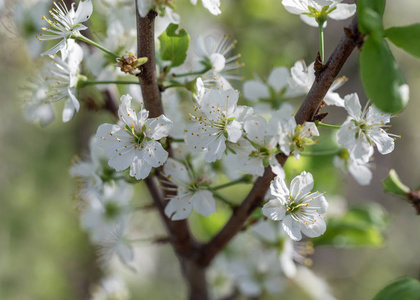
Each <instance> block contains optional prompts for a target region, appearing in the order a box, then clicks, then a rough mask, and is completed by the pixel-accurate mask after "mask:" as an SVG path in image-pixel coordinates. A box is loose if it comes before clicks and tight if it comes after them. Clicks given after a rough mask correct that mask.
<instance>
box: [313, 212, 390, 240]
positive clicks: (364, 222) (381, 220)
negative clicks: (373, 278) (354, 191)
mask: <svg viewBox="0 0 420 300" xmlns="http://www.w3.org/2000/svg"><path fill="white" fill-rule="evenodd" d="M327 221H328V222H327V231H326V232H325V234H324V235H322V236H320V237H318V238H315V239H314V244H315V245H316V246H320V245H334V246H336V247H342V248H351V247H380V246H382V244H383V237H382V230H383V229H384V227H385V226H386V224H387V217H386V215H385V213H384V212H383V210H382V209H381V208H380V207H378V206H374V205H370V206H363V207H355V208H352V209H351V210H349V211H348V212H347V213H346V214H345V215H343V216H339V217H332V218H330V219H328V220H327Z"/></svg>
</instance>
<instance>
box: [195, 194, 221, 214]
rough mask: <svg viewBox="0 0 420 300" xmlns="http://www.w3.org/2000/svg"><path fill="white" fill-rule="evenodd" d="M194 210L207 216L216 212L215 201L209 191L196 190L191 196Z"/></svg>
mask: <svg viewBox="0 0 420 300" xmlns="http://www.w3.org/2000/svg"><path fill="white" fill-rule="evenodd" d="M191 202H192V205H193V207H194V210H195V211H196V212H198V213H199V214H200V215H202V216H205V217H208V216H210V215H211V214H212V213H214V212H216V211H217V210H216V201H215V200H214V198H213V194H212V193H211V192H210V191H198V192H196V193H194V195H193V196H192V197H191Z"/></svg>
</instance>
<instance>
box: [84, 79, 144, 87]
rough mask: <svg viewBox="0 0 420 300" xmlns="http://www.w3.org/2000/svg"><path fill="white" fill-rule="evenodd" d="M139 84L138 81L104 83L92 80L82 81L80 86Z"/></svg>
mask: <svg viewBox="0 0 420 300" xmlns="http://www.w3.org/2000/svg"><path fill="white" fill-rule="evenodd" d="M113 83H115V84H137V85H138V84H139V82H138V81H124V80H122V81H118V80H105V81H94V80H85V81H82V84H81V85H82V86H83V87H85V86H87V85H95V84H113Z"/></svg>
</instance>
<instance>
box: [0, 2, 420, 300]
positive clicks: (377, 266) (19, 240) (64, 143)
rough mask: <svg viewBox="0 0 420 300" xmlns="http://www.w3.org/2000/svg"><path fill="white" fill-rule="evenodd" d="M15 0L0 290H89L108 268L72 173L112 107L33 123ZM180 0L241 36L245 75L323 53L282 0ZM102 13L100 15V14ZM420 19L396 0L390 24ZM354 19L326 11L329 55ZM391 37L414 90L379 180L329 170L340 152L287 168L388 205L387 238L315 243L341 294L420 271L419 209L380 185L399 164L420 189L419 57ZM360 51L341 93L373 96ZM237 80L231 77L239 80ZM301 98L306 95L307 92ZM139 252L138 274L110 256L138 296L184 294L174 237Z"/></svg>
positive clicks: (4, 108) (4, 40) (0, 125)
mask: <svg viewBox="0 0 420 300" xmlns="http://www.w3.org/2000/svg"><path fill="white" fill-rule="evenodd" d="M17 2H18V1H10V2H8V1H7V0H6V2H5V3H3V7H2V11H1V16H2V19H1V21H2V22H1V26H2V29H1V31H0V32H1V42H0V79H1V80H0V91H1V93H0V104H1V106H0V141H1V145H0V157H1V162H0V299H7V300H9V299H10V300H25V299H28V300H29V299H31V300H33V299H42V300H50V299H51V300H57V299H62V300H66V299H69V300H70V299H89V293H90V291H92V289H94V286H95V284H96V283H97V282H98V280H99V279H100V278H101V276H102V275H103V271H101V270H100V269H99V268H98V267H97V266H96V264H95V249H94V247H92V246H91V244H90V242H89V240H88V237H87V235H86V234H85V233H84V232H83V231H82V230H81V228H80V225H79V220H78V212H77V210H76V209H75V208H76V205H77V203H76V200H74V197H73V195H74V192H75V189H76V186H77V183H76V182H75V180H74V179H72V178H71V177H70V176H69V174H68V169H69V167H70V165H71V160H72V158H73V157H74V155H81V156H83V153H85V152H86V151H87V150H86V147H87V144H88V140H89V137H90V136H91V135H92V134H94V133H95V132H96V128H97V126H98V125H99V124H101V123H103V122H105V121H108V122H110V121H111V120H112V118H111V117H110V116H109V115H107V114H106V113H105V112H92V111H89V110H88V109H87V108H86V106H85V105H83V104H82V109H81V111H80V112H79V113H78V114H76V116H75V118H74V119H73V120H72V121H71V122H69V123H67V124H63V123H62V122H61V120H55V121H54V122H53V123H52V124H50V125H49V126H47V127H45V128H43V127H40V126H36V125H32V124H28V123H26V122H25V120H24V119H23V116H22V99H21V97H20V96H21V94H22V85H23V80H24V78H25V77H26V76H27V75H28V74H29V73H30V72H31V70H32V69H33V68H34V63H33V59H32V58H31V56H30V55H29V54H28V53H29V52H28V51H30V49H28V47H27V46H26V45H25V43H24V42H23V40H22V39H20V38H19V37H18V36H16V33H15V31H14V30H12V29H11V27H10V24H8V22H10V19H9V18H7V17H5V15H6V13H5V12H6V11H7V10H9V11H10V8H11V7H13V6H14V5H15V4H16V3H17ZM21 4H23V5H26V4H24V3H21ZM177 7H178V13H179V14H180V15H181V18H182V19H181V20H182V21H181V26H182V27H183V28H185V29H186V30H187V32H188V33H190V35H191V38H192V40H194V38H195V37H197V36H198V35H200V34H207V33H208V32H209V31H214V30H217V31H220V32H224V33H226V34H230V35H232V36H233V37H234V38H235V39H237V40H238V44H237V51H238V52H240V53H241V54H242V58H241V60H242V61H243V62H245V64H246V65H245V67H244V68H242V69H241V75H242V76H244V78H245V79H253V78H254V76H259V77H261V78H267V76H268V74H269V72H270V71H271V69H272V68H273V67H277V66H286V67H289V68H290V67H292V66H293V64H294V62H295V61H297V60H298V59H304V60H305V61H306V62H307V63H308V64H309V63H310V62H312V61H313V60H314V57H315V54H316V52H317V47H318V34H317V30H316V29H315V28H311V27H309V26H307V25H306V24H304V23H302V22H301V21H300V19H299V18H298V17H297V16H295V15H292V14H289V13H287V12H286V11H285V9H284V8H283V6H282V5H281V1H280V0H258V1H255V0H222V6H221V8H222V14H221V15H220V16H217V17H215V16H212V15H210V14H209V13H208V11H206V10H205V9H204V8H203V7H202V6H201V5H197V6H192V5H190V3H189V1H187V0H178V1H177ZM42 14H47V11H44V12H41V14H40V15H39V19H41V16H42ZM94 15H95V13H94ZM101 21H103V20H101V19H95V17H93V19H92V22H97V23H98V24H100V22H101ZM419 21H420V17H419V4H418V1H417V0H405V1H402V2H401V1H388V3H387V8H386V13H385V19H384V22H385V27H389V26H397V25H408V24H412V23H415V22H419ZM349 22H350V20H346V21H340V22H338V21H329V25H328V26H327V28H326V30H325V37H326V56H327V57H328V55H329V54H330V53H331V52H332V50H333V49H334V47H335V45H336V43H337V41H338V40H339V38H340V36H341V35H342V33H343V27H344V26H346V25H347V24H348V23H349ZM31 26H32V25H31V24H27V27H28V28H27V29H28V30H32V31H33V35H32V36H33V40H35V34H37V33H38V32H40V28H32V27H31ZM99 27H100V26H99ZM28 36H29V35H28ZM36 42H37V41H36ZM31 47H36V46H31ZM391 48H392V51H393V53H394V55H395V57H396V59H397V61H398V62H399V64H400V66H401V69H402V71H403V73H404V75H405V77H406V79H407V81H408V84H409V86H410V94H411V97H410V98H411V99H410V103H409V105H408V107H407V109H406V110H405V111H404V112H402V113H401V114H400V116H399V117H398V118H394V119H393V120H392V124H393V127H392V132H393V133H397V134H401V135H402V138H401V139H400V140H398V141H397V142H396V150H395V151H394V152H393V153H391V154H389V155H386V156H381V155H380V154H376V155H375V166H376V168H375V170H374V179H373V181H372V184H371V185H370V186H367V187H362V186H360V185H358V184H357V183H356V182H355V181H354V180H353V179H352V178H351V177H350V176H345V175H344V174H342V173H341V171H339V170H337V171H333V172H331V170H332V169H331V168H330V166H331V164H332V157H322V158H319V159H316V160H315V161H314V160H305V158H303V160H302V162H301V164H300V165H299V164H296V165H290V166H289V167H288V168H289V170H291V171H290V172H293V170H296V172H300V170H301V168H302V167H303V166H312V167H313V168H315V169H316V170H313V172H314V173H316V174H318V177H315V178H316V180H318V178H320V179H319V180H320V181H321V183H320V186H322V188H323V190H327V191H328V192H329V193H331V194H337V195H338V194H341V195H342V197H343V199H346V200H347V206H348V207H352V206H354V205H363V204H366V203H374V204H375V205H377V208H376V209H378V210H380V211H381V212H386V214H387V222H388V225H387V227H386V229H385V232H384V237H385V238H384V241H383V243H381V246H379V247H356V248H353V249H348V248H346V249H343V248H337V247H332V246H322V247H317V248H316V252H315V254H314V255H313V256H312V259H313V262H314V264H313V266H312V268H313V270H314V272H316V273H317V274H318V275H319V276H320V277H322V278H324V279H325V280H326V281H327V282H328V283H329V284H330V286H331V288H332V291H333V295H334V296H335V297H336V298H337V299H342V300H354V299H370V298H372V297H373V295H374V294H375V293H376V292H377V291H378V290H379V289H380V288H381V287H383V286H384V285H386V284H387V283H388V282H389V281H391V280H393V279H395V278H397V277H400V276H411V277H415V278H418V277H419V273H420V259H419V256H418V253H419V250H420V239H419V230H420V217H419V216H417V215H416V214H415V210H414V209H413V208H412V207H411V206H410V205H409V204H407V203H405V202H404V201H402V200H400V199H397V198H395V197H393V196H389V195H386V194H384V192H383V189H382V186H381V180H382V179H383V178H385V177H386V174H387V172H388V171H389V169H391V168H394V169H396V170H397V172H398V174H399V175H400V177H401V179H402V181H403V182H404V183H405V184H407V185H408V186H410V187H412V188H420V167H419V166H420V164H419V160H420V155H419V150H418V149H420V148H419V147H420V127H419V123H418V121H419V117H418V116H419V115H420V104H419V103H420V60H418V59H415V58H413V57H411V56H409V55H408V54H406V53H404V52H403V51H401V50H400V49H398V48H396V47H393V46H391ZM357 58H358V57H357V51H355V52H354V53H353V54H352V56H351V58H350V59H349V61H348V62H347V64H346V65H345V67H344V69H343V71H342V73H341V74H342V75H346V76H347V77H348V78H349V81H348V82H347V83H346V84H345V85H344V86H343V87H341V88H340V89H339V90H338V92H339V93H340V95H342V96H344V95H346V94H348V93H352V92H355V91H357V92H358V93H359V96H360V98H361V99H362V101H363V102H365V101H366V98H365V96H364V94H363V90H362V88H361V83H360V80H359V76H358V64H357ZM241 85H242V83H236V85H235V86H236V87H237V88H241ZM294 104H295V106H298V105H299V100H296V102H294ZM57 107H58V108H57V112H58V114H57V115H58V116H59V115H60V112H61V107H60V104H58V105H57ZM328 111H329V112H330V115H329V116H328V117H327V119H326V122H327V123H333V124H336V123H339V122H341V121H342V120H343V118H344V117H345V114H344V111H343V110H342V109H336V108H328ZM58 119H59V118H58ZM311 172H312V170H311ZM231 191H234V192H235V194H236V195H238V197H237V198H238V199H240V196H241V195H243V194H244V192H243V191H242V190H240V189H237V190H235V189H233V190H231ZM230 195H232V193H230ZM134 201H135V203H138V204H147V203H149V202H150V198H149V196H148V195H147V193H146V192H145V189H144V186H143V184H142V183H139V184H137V185H136V197H135V199H134ZM133 219H134V220H133V222H132V223H133V226H132V228H133V229H132V230H133V231H138V232H142V233H145V236H150V235H153V234H155V233H156V234H160V233H162V232H163V229H162V228H161V226H160V224H159V221H158V218H157V214H156V212H154V211H148V212H138V213H135V214H134V216H133ZM218 220H219V219H218ZM221 220H223V217H222V218H221ZM192 222H193V226H194V225H195V226H196V228H197V229H196V231H197V232H198V233H200V230H201V229H200V228H201V227H200V224H199V222H200V218H198V217H197V216H193V217H192ZM217 222H219V223H220V224H219V225H218V226H221V225H222V221H220V220H219V221H217ZM216 227H217V226H216ZM213 230H215V229H214V228H213ZM136 253H137V254H138V255H137V257H138V258H137V259H138V262H137V264H138V273H137V274H136V273H132V272H131V271H129V270H126V269H124V268H123V267H122V266H121V265H119V264H118V262H116V263H115V266H114V267H115V268H117V269H118V270H119V271H120V272H122V273H123V274H124V276H125V277H126V278H127V281H128V286H129V289H130V293H131V294H132V299H166V298H170V299H183V298H184V297H185V287H184V286H183V283H182V278H181V275H180V271H179V269H178V265H177V261H176V258H175V257H174V255H173V253H172V251H171V249H170V247H169V246H168V245H149V244H147V243H146V244H144V243H140V244H139V245H137V247H136ZM291 295H294V296H293V297H294V298H292V299H310V298H309V296H305V294H303V293H300V292H296V291H295V287H294V286H293V285H291V286H290V287H289V288H288V290H287V291H286V294H284V296H280V297H278V296H277V297H273V299H283V298H284V299H291V298H288V297H291Z"/></svg>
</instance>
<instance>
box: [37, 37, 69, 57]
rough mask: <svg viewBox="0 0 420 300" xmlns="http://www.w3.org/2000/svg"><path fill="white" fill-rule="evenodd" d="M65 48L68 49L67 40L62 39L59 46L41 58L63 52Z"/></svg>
mask: <svg viewBox="0 0 420 300" xmlns="http://www.w3.org/2000/svg"><path fill="white" fill-rule="evenodd" d="M64 48H66V39H62V40H61V41H60V42H59V43H58V44H56V45H55V46H54V47H52V48H51V49H49V50H47V51H45V52H44V53H41V56H44V55H53V54H56V53H57V52H58V51H60V50H63V49H64Z"/></svg>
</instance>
